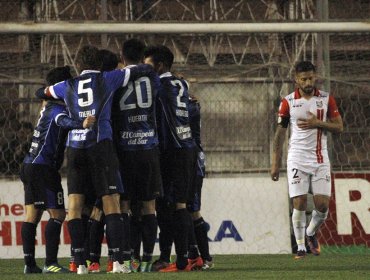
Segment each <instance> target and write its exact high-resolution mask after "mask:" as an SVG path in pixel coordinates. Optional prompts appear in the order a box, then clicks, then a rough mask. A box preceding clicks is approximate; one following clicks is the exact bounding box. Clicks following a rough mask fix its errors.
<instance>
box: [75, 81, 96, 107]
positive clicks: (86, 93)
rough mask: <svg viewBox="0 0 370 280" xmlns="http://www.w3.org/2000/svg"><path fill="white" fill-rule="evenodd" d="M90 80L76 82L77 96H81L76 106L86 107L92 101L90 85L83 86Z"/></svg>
mask: <svg viewBox="0 0 370 280" xmlns="http://www.w3.org/2000/svg"><path fill="white" fill-rule="evenodd" d="M90 82H91V78H90V79H87V80H80V81H79V82H78V90H77V93H78V96H81V98H79V99H78V106H80V107H86V106H90V105H91V104H92V103H93V101H94V96H93V91H92V89H91V88H90V87H87V85H86V86H85V84H88V83H90Z"/></svg>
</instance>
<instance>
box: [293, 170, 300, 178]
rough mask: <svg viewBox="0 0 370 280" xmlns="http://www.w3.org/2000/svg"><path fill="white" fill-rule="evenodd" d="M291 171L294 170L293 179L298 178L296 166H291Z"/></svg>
mask: <svg viewBox="0 0 370 280" xmlns="http://www.w3.org/2000/svg"><path fill="white" fill-rule="evenodd" d="M292 171H293V172H294V174H293V179H297V178H299V176H298V169H297V168H293V169H292Z"/></svg>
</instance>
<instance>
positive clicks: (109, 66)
mask: <svg viewBox="0 0 370 280" xmlns="http://www.w3.org/2000/svg"><path fill="white" fill-rule="evenodd" d="M99 57H100V58H99V59H100V61H101V63H102V64H101V67H100V71H102V72H104V71H112V70H114V69H116V68H117V65H118V57H117V55H116V54H115V53H114V52H111V51H110V50H106V49H102V50H99Z"/></svg>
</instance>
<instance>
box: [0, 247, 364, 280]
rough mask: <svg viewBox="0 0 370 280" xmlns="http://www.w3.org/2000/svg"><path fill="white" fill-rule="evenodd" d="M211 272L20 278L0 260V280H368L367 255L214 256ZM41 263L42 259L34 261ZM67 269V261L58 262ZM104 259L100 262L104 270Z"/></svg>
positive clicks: (16, 266)
mask: <svg viewBox="0 0 370 280" xmlns="http://www.w3.org/2000/svg"><path fill="white" fill-rule="evenodd" d="M214 261H215V268H214V269H213V270H210V271H193V272H182V273H166V274H164V273H143V274H140V273H135V274H130V275H120V274H106V273H99V274H89V275H75V274H66V275H63V276H61V275H60V274H59V275H49V274H48V275H42V276H41V275H37V274H36V275H27V276H24V275H23V260H20V259H1V260H0V279H4V280H5V279H6V280H12V279H17V280H19V279H63V280H69V279H150V280H152V279H153V280H156V279H179V280H181V279H187V280H193V279H202V280H218V279H220V280H229V279H230V280H231V279H232V280H234V279H320V280H321V279H351V280H352V279H370V255H369V254H368V253H366V254H331V253H323V254H322V255H321V256H319V257H315V256H311V255H309V256H307V257H306V258H305V259H303V260H294V259H293V255H216V256H215V257H214ZM37 262H38V264H39V265H41V264H42V260H41V259H40V260H37ZM60 263H61V264H62V265H65V266H67V264H68V260H67V259H62V260H60ZM105 263H106V260H105V259H103V260H102V264H103V267H104V268H105Z"/></svg>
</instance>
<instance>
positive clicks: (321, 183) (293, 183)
mask: <svg viewBox="0 0 370 280" xmlns="http://www.w3.org/2000/svg"><path fill="white" fill-rule="evenodd" d="M287 176H288V185H289V196H290V197H296V196H300V195H305V194H308V193H311V194H313V195H318V194H320V195H326V196H329V197H330V195H331V176H330V166H328V165H322V166H319V167H318V168H317V169H316V170H315V172H312V173H308V172H304V171H302V170H300V169H299V168H297V167H295V166H294V163H289V162H288V166H287Z"/></svg>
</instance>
